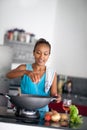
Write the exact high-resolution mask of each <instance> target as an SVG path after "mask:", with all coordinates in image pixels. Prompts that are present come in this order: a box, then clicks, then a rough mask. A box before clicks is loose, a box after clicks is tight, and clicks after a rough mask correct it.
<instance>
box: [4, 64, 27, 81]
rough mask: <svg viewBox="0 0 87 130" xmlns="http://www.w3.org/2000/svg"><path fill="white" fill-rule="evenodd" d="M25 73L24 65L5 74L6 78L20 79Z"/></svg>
mask: <svg viewBox="0 0 87 130" xmlns="http://www.w3.org/2000/svg"><path fill="white" fill-rule="evenodd" d="M25 73H26V65H20V66H18V67H17V68H16V69H13V70H11V71H10V72H8V73H7V74H6V77H7V78H10V79H12V78H17V77H21V76H23V75H24V74H25Z"/></svg>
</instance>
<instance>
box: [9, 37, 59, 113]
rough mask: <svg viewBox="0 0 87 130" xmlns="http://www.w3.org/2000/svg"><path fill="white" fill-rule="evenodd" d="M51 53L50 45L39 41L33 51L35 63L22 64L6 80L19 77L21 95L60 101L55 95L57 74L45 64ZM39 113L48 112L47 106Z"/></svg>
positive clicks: (44, 41)
mask: <svg viewBox="0 0 87 130" xmlns="http://www.w3.org/2000/svg"><path fill="white" fill-rule="evenodd" d="M50 53H51V45H50V44H49V42H48V41H46V40H45V39H42V38H41V39H39V40H38V41H37V42H36V44H35V46H34V50H33V56H34V58H35V62H34V63H33V64H22V65H20V66H18V67H17V68H16V69H14V70H11V71H10V72H8V73H7V77H8V78H17V77H21V85H20V86H21V93H23V94H34V95H40V96H41V95H42V96H49V95H51V96H58V98H57V102H60V101H61V97H60V95H58V94H57V74H56V73H55V71H53V70H52V69H50V68H48V67H47V66H46V65H45V64H46V62H47V60H48V58H49V56H50ZM39 111H45V112H47V111H49V108H48V106H45V107H43V108H40V109H39Z"/></svg>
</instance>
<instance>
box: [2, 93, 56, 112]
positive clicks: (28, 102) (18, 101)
mask: <svg viewBox="0 0 87 130" xmlns="http://www.w3.org/2000/svg"><path fill="white" fill-rule="evenodd" d="M0 95H2V96H5V97H6V98H7V99H8V100H9V101H10V102H11V103H12V104H14V105H15V106H16V107H17V108H20V109H27V110H35V109H38V108H42V107H44V106H46V105H48V104H49V103H50V102H52V101H53V100H56V98H57V97H56V96H55V97H51V96H37V95H29V94H21V95H20V96H18V95H10V94H3V93H0Z"/></svg>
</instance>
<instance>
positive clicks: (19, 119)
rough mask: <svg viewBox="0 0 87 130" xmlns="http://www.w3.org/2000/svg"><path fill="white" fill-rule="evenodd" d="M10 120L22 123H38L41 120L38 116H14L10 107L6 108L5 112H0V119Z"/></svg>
mask: <svg viewBox="0 0 87 130" xmlns="http://www.w3.org/2000/svg"><path fill="white" fill-rule="evenodd" d="M1 120H3V121H5V120H6V121H7V120H8V121H10V120H11V122H14V123H15V122H16V123H17V122H22V123H35V124H36V123H39V122H40V121H41V119H40V118H29V117H23V116H16V115H15V111H14V110H12V109H9V110H7V112H6V113H1V114H0V121H1Z"/></svg>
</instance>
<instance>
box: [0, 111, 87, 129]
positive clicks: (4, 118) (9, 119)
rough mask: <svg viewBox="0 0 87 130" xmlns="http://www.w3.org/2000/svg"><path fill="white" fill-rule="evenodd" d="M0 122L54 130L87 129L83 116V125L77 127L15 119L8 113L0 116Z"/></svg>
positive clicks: (40, 119) (59, 123)
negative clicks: (53, 129)
mask: <svg viewBox="0 0 87 130" xmlns="http://www.w3.org/2000/svg"><path fill="white" fill-rule="evenodd" d="M0 122H5V123H13V124H21V125H28V126H39V127H46V128H55V129H67V130H72V129H75V130H76V129H78V130H86V129H87V117H86V116H83V124H80V125H79V126H73V127H70V125H67V126H63V125H64V123H63V124H62V123H61V122H46V121H45V120H44V119H43V118H39V119H37V120H34V119H29V120H26V118H22V119H21V120H20V117H16V116H15V115H14V113H13V112H11V111H8V112H7V113H5V114H0Z"/></svg>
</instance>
